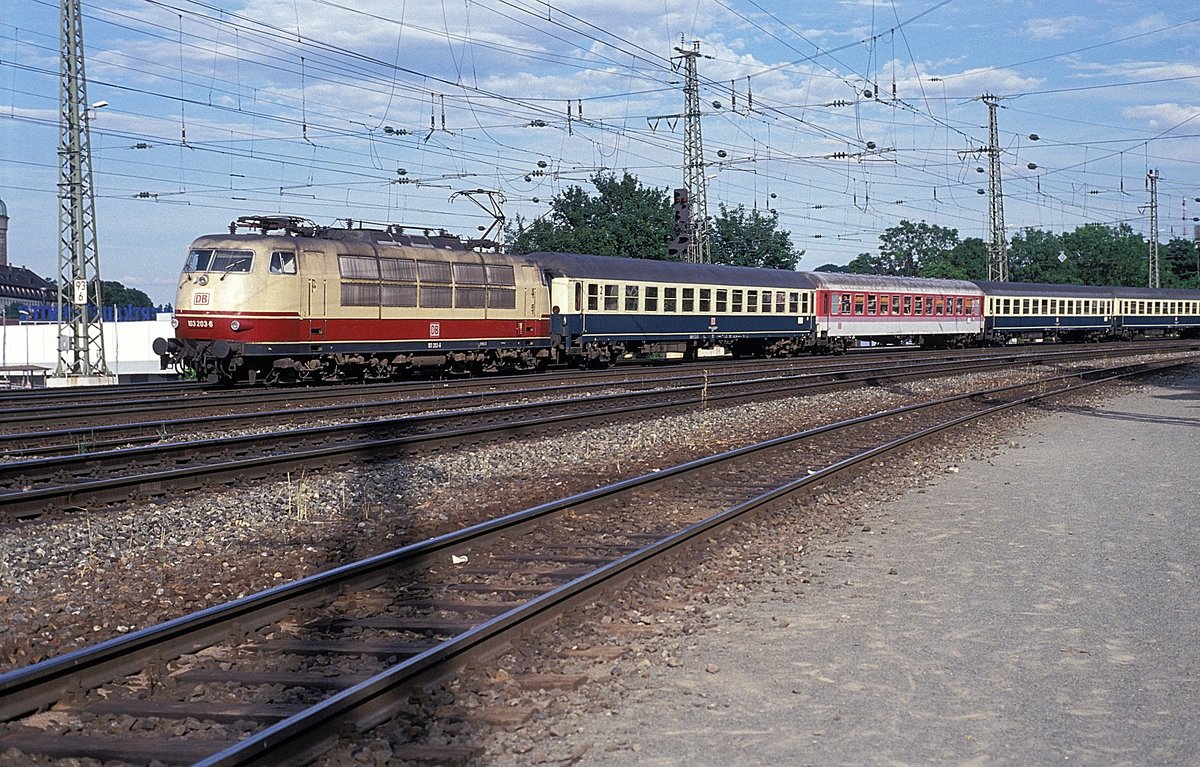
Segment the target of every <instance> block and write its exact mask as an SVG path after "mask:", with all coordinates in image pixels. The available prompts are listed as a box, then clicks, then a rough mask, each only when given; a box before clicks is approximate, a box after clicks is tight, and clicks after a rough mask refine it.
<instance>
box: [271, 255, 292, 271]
mask: <svg viewBox="0 0 1200 767" xmlns="http://www.w3.org/2000/svg"><path fill="white" fill-rule="evenodd" d="M295 273H296V253H295V251H291V250H274V251H271V274H295Z"/></svg>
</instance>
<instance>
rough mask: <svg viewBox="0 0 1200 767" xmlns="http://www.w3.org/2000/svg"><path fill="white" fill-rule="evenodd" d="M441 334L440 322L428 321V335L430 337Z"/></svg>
mask: <svg viewBox="0 0 1200 767" xmlns="http://www.w3.org/2000/svg"><path fill="white" fill-rule="evenodd" d="M441 334H442V323H440V322H431V323H429V337H430V338H437V337H438V336H440V335H441Z"/></svg>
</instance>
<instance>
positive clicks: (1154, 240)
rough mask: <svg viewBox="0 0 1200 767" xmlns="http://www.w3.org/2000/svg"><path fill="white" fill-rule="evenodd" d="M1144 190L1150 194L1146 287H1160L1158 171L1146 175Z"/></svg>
mask: <svg viewBox="0 0 1200 767" xmlns="http://www.w3.org/2000/svg"><path fill="white" fill-rule="evenodd" d="M1146 190H1147V191H1148V192H1150V268H1149V270H1148V271H1149V278H1148V279H1147V281H1146V287H1150V288H1157V287H1160V285H1159V282H1158V171H1157V170H1152V171H1150V172H1149V173H1147V174H1146Z"/></svg>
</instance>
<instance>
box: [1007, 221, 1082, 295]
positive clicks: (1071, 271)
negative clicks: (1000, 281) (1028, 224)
mask: <svg viewBox="0 0 1200 767" xmlns="http://www.w3.org/2000/svg"><path fill="white" fill-rule="evenodd" d="M1078 266H1079V259H1078V258H1071V257H1070V256H1069V255H1068V254H1067V253H1066V252H1065V250H1064V248H1063V241H1062V238H1061V237H1060V236H1059V235H1057V234H1054V233H1053V232H1047V231H1044V230H1041V229H1026V230H1025V231H1024V232H1018V233H1017V234H1014V235H1013V237H1012V242H1011V243H1010V244H1009V246H1008V267H1009V273H1010V275H1011V279H1012V281H1013V282H1049V283H1053V284H1056V285H1064V284H1071V283H1078V282H1079V275H1078V273H1077V272H1076V269H1077V268H1078Z"/></svg>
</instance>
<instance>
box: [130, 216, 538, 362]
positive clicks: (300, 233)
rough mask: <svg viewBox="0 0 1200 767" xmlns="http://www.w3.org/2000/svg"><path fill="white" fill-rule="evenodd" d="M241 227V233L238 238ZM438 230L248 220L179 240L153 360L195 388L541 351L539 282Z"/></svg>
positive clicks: (529, 356)
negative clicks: (185, 373) (171, 316)
mask: <svg viewBox="0 0 1200 767" xmlns="http://www.w3.org/2000/svg"><path fill="white" fill-rule="evenodd" d="M240 229H248V230H251V231H249V232H246V233H238V230H240ZM469 245H470V244H469V243H465V242H463V241H462V240H460V239H458V238H457V237H452V236H449V235H446V234H444V233H441V234H429V233H427V232H426V233H416V234H413V233H406V232H405V231H404V230H403V229H402V228H400V227H387V228H386V229H364V228H361V227H360V228H357V229H356V228H350V227H347V228H344V229H343V228H324V227H318V226H316V225H314V224H312V223H311V222H308V221H306V220H303V219H297V218H290V217H262V216H247V217H242V218H239V219H238V220H237V221H235V222H233V223H232V224H231V225H230V233H229V234H227V235H206V236H203V237H199V238H197V239H196V240H195V241H194V242H193V243H192V245H191V248H190V250H189V253H188V258H187V263H186V264H185V265H184V268H183V272H182V274H181V276H180V284H179V290H178V293H177V296H176V306H175V323H176V329H175V330H176V334H175V337H174V338H170V339H161V338H160V339H157V340H156V341H155V343H154V350H155V352H156V353H157V354H159V355H160V357H161V358H162V360H163V364H164V366H170V365H174V366H176V367H179V368H181V369H186V370H191V371H195V373H196V375H197V377H198V378H199V379H200V380H203V381H210V382H223V383H235V382H239V381H249V382H251V383H254V382H259V381H268V382H269V381H273V380H288V379H294V380H301V381H342V380H368V381H370V380H388V379H393V378H399V377H403V376H405V375H408V374H410V373H412V372H413V371H414V370H416V369H422V368H426V369H435V370H438V371H441V372H445V371H458V372H463V373H469V372H484V371H497V370H505V369H511V370H529V369H533V368H537V367H539V366H540V365H542V364H544V362H545V361H546V359H547V358H548V356H549V353H550V352H549V347H550V334H549V320H548V317H549V306H547V302H548V292H547V288H546V285H545V282H544V279H545V278H544V276H543V274H542V273H541V271H540V270H539V269H538V267H537V265H536V264H535V263H534V262H532V261H530V260H529V259H526V258H524V257H521V256H511V255H505V254H502V253H489V252H481V251H480V250H477V249H473V248H471V247H470V246H469Z"/></svg>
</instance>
